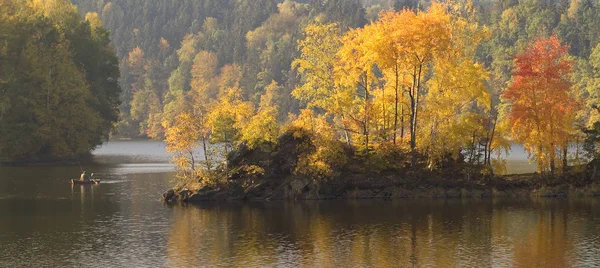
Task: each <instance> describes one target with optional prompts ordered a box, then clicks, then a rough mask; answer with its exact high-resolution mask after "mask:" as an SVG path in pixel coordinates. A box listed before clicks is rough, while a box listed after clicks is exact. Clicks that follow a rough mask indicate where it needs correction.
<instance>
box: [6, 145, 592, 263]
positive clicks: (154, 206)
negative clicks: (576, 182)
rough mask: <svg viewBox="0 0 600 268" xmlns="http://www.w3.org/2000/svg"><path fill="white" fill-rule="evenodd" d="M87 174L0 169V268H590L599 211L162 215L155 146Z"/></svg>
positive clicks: (108, 159)
mask: <svg viewBox="0 0 600 268" xmlns="http://www.w3.org/2000/svg"><path fill="white" fill-rule="evenodd" d="M95 155H96V156H95V159H96V162H97V164H96V165H94V166H86V167H85V168H86V169H87V170H88V171H93V172H95V173H96V174H97V175H98V177H100V178H101V179H102V180H103V182H102V184H101V185H97V186H76V187H72V186H71V185H70V184H69V183H68V180H69V179H70V178H73V177H77V175H78V174H79V173H80V171H79V167H61V166H56V167H26V168H24V167H11V168H0V267H264V266H267V267H272V266H294V267H295V266H301V267H598V266H600V200H599V199H582V200H533V201H531V200H529V201H528V200H520V201H519V200H416V201H415V200H397V201H331V202H299V203H285V204H282V203H279V202H271V203H251V204H221V205H216V204H212V205H210V204H205V205H200V206H166V205H163V204H162V203H161V202H159V196H160V194H161V193H162V192H163V191H164V190H165V189H166V188H168V187H169V186H170V185H171V183H170V180H171V178H172V175H173V174H172V173H171V172H172V169H173V166H172V165H171V164H169V163H168V161H169V156H168V155H167V154H166V152H165V149H164V145H163V144H162V143H159V142H111V143H109V144H107V145H105V146H104V147H101V148H99V149H98V150H97V151H96V152H95Z"/></svg>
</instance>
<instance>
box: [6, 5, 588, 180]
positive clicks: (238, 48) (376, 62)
mask: <svg viewBox="0 0 600 268" xmlns="http://www.w3.org/2000/svg"><path fill="white" fill-rule="evenodd" d="M57 1H58V0H57ZM57 1H49V2H57ZM47 2H48V1H47ZM73 3H74V4H75V5H77V6H78V8H79V13H80V14H81V16H84V15H83V14H88V13H89V12H92V13H89V14H98V15H97V16H98V18H99V19H100V20H101V21H102V25H103V26H104V27H105V28H106V29H107V31H108V32H109V33H110V38H111V44H112V47H113V48H114V50H115V52H116V54H117V56H118V58H119V59H120V64H119V65H120V74H121V76H120V80H119V84H120V86H121V88H122V93H121V96H120V97H121V104H120V107H119V110H120V121H119V122H118V124H117V125H116V127H115V128H114V131H113V132H112V137H113V138H141V137H142V138H145V137H147V138H152V139H166V140H167V141H168V142H169V144H170V145H171V146H170V147H171V149H172V150H173V151H174V152H178V153H180V155H181V156H182V158H180V161H181V164H182V165H184V166H185V165H188V166H189V165H190V163H191V165H192V167H193V166H194V165H195V162H196V161H197V160H198V159H193V160H194V161H190V159H189V157H183V156H184V155H185V152H186V150H187V149H189V147H190V146H196V145H198V144H204V145H206V144H209V143H210V144H222V145H223V146H218V147H211V146H204V148H205V149H206V150H207V151H206V152H205V154H206V157H205V158H204V159H202V162H203V163H204V165H203V166H205V168H204V169H205V170H206V169H207V170H212V169H214V168H215V166H216V165H217V164H218V163H216V162H217V161H216V160H215V159H218V157H212V156H213V155H216V154H217V155H218V154H219V153H218V152H217V153H214V152H211V150H217V151H222V152H220V153H223V154H227V153H229V152H231V151H232V150H233V148H234V147H236V146H238V145H240V144H244V145H246V146H249V147H251V148H255V147H261V148H263V147H267V148H268V147H269V144H271V145H273V144H276V143H277V142H278V137H281V135H282V134H284V133H296V134H297V136H298V135H300V134H298V133H299V131H300V130H302V131H300V132H302V133H304V132H307V133H308V134H307V135H310V136H311V137H313V138H312V139H313V146H314V147H315V148H316V149H315V151H314V153H311V154H310V155H307V156H306V161H305V162H306V163H307V165H309V166H310V167H308V169H310V170H313V171H314V172H316V173H318V174H324V176H327V174H329V173H330V171H331V170H335V168H334V167H336V166H340V165H343V163H347V162H348V161H349V160H348V159H347V158H348V157H350V158H365V159H370V161H371V160H372V161H375V160H373V159H379V161H378V162H377V161H375V162H377V163H375V165H381V168H382V169H385V168H389V167H405V166H419V165H420V166H423V167H428V168H430V169H434V168H437V167H443V166H445V165H447V163H448V162H449V161H450V162H452V161H459V162H467V163H470V164H474V165H477V166H482V167H486V168H484V170H487V171H484V172H490V171H491V170H492V169H491V168H490V167H492V166H493V167H494V169H493V170H495V171H496V172H497V173H502V166H503V160H501V158H496V157H492V156H493V155H498V154H500V153H503V152H506V151H507V149H508V148H509V146H510V144H511V143H513V142H516V143H520V144H523V145H524V146H525V148H526V149H527V150H528V151H529V152H530V153H531V155H532V159H534V160H535V161H536V162H537V163H538V167H539V171H540V172H549V173H552V174H554V173H556V172H560V171H564V170H566V169H567V166H568V165H574V166H578V165H582V164H584V163H586V162H585V161H586V160H589V159H591V158H593V157H594V156H595V155H597V150H596V148H597V141H598V128H600V126H599V124H598V123H597V122H598V111H597V104H598V94H599V90H598V81H600V80H598V79H599V78H600V74H599V70H600V45H599V40H598V39H599V38H600V25H599V24H600V18H599V16H600V12H598V11H599V9H600V6H599V4H598V3H597V2H596V1H591V0H570V1H569V0H522V1H517V0H504V1H489V0H479V1H470V0H447V1H441V2H435V1H426V0H421V1H418V0H363V1H360V0H347V1H344V0H307V1H290V0H286V1H277V0H266V1H250V0H221V1H214V0H194V1H192V0H172V1H162V0H149V1H136V0H115V1H105V0H73ZM94 12H95V13H94ZM3 13H4V12H3ZM85 17H86V18H87V17H88V15H85ZM89 17H90V18H92V17H94V16H93V15H89ZM99 23H100V22H97V24H99ZM88 24H89V25H94V23H88ZM90 27H92V26H90ZM59 30H60V31H65V29H64V28H59ZM90 32H91V33H92V34H93V33H94V31H90ZM103 33H104V32H103ZM64 36H65V38H67V37H69V35H68V34H65V35H64ZM78 36H79V35H78ZM104 41H106V40H104ZM75 55H79V54H77V53H76V54H75ZM94 55H101V54H99V53H94ZM84 69H85V70H87V68H84ZM90 77H91V76H90ZM109 80H110V79H109ZM111 81H112V80H111ZM90 88H94V87H93V86H90ZM111 92H112V91H111ZM111 100H112V99H111ZM104 118H107V117H104ZM105 122H112V121H111V120H108V121H105ZM305 134H306V133H305ZM186 135H187V136H186ZM569 144H585V146H584V148H585V149H586V150H579V149H578V150H576V152H575V153H572V152H569V151H568V150H567V148H568V147H569ZM211 148H212V149H211ZM348 150H350V151H353V152H354V153H351V154H349V153H348ZM391 156H394V157H393V161H392V160H390V157H391ZM192 158H193V156H192ZM397 159H402V160H397ZM185 163H188V164H185ZM184 169H185V168H184ZM329 175H331V174H329Z"/></svg>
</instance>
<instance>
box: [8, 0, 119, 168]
mask: <svg viewBox="0 0 600 268" xmlns="http://www.w3.org/2000/svg"><path fill="white" fill-rule="evenodd" d="M119 75H120V73H119V60H118V58H117V57H116V56H115V53H114V52H113V51H112V49H111V46H110V40H109V35H108V32H107V31H106V30H104V29H103V28H102V22H101V20H100V18H99V17H98V15H97V14H96V13H89V14H87V15H85V17H83V16H81V15H80V14H79V13H78V11H77V9H76V7H75V6H74V5H73V4H71V3H70V2H68V1H60V0H56V1H44V0H31V1H20V0H15V1H13V0H2V1H0V163H21V162H39V161H57V160H66V159H71V160H74V159H75V158H77V157H79V156H82V155H86V154H88V153H89V152H90V150H91V149H93V148H94V147H96V146H98V145H100V144H102V142H104V141H106V140H107V139H108V137H109V133H110V131H111V129H113V125H114V123H116V122H117V121H118V118H119V110H118V106H119V104H120V97H121V96H120V95H121V90H120V86H119V83H118V79H119Z"/></svg>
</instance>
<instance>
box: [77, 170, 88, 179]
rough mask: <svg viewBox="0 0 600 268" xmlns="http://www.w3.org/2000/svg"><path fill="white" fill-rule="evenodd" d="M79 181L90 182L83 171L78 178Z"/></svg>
mask: <svg viewBox="0 0 600 268" xmlns="http://www.w3.org/2000/svg"><path fill="white" fill-rule="evenodd" d="M79 180H80V181H90V177H89V176H88V175H87V173H85V171H84V172H83V173H81V176H80V177H79Z"/></svg>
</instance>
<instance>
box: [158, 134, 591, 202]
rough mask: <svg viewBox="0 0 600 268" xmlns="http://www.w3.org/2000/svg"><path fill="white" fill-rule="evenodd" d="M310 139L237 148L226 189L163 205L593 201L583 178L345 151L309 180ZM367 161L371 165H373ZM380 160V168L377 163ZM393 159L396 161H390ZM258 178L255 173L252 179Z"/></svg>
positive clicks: (170, 196)
mask: <svg viewBox="0 0 600 268" xmlns="http://www.w3.org/2000/svg"><path fill="white" fill-rule="evenodd" d="M314 150H315V146H314V145H313V143H312V140H311V137H310V136H303V135H291V134H290V135H283V136H281V137H280V139H279V141H278V145H275V146H272V147H271V149H264V147H263V149H249V148H247V147H245V146H243V145H241V146H239V147H238V148H237V149H236V150H235V151H234V152H232V153H231V154H230V155H229V157H228V163H229V166H228V170H229V172H227V173H228V174H229V175H227V176H225V177H226V179H225V180H224V181H226V182H225V183H219V184H217V185H214V186H205V187H203V188H201V189H199V190H189V189H186V188H183V189H172V190H169V191H167V192H165V193H164V194H163V199H164V200H165V201H166V202H191V203H193V202H210V201H236V200H247V201H255V200H331V199H396V198H489V197H519V198H529V197H567V196H572V197H573V196H600V183H597V182H595V180H593V179H590V177H591V176H590V174H588V173H586V172H582V173H566V174H565V175H561V176H554V177H551V176H545V177H542V176H540V175H537V174H524V175H509V176H490V175H488V176H484V175H482V174H484V173H485V172H482V169H481V168H480V167H477V166H473V165H467V164H465V163H464V162H459V161H455V162H448V163H445V164H444V166H443V167H441V168H437V169H434V170H431V169H428V168H426V167H424V166H420V167H409V166H407V165H402V164H400V165H385V164H381V162H386V160H385V159H390V158H393V159H394V160H393V161H387V162H389V163H402V156H401V155H395V156H394V155H386V156H384V157H381V156H372V155H371V156H369V157H368V159H367V158H365V157H364V156H363V157H360V156H356V155H355V153H354V152H351V151H350V150H347V152H346V153H347V155H348V161H346V162H345V164H344V165H342V166H337V167H334V169H335V170H334V173H333V174H335V175H334V176H330V177H328V178H315V177H316V176H315V175H314V174H311V173H310V172H298V170H305V169H303V168H302V167H301V166H300V165H302V163H303V162H306V161H302V157H303V156H306V155H308V154H310V153H311V152H314ZM372 159H377V160H376V162H373V160H372ZM381 159H383V160H381ZM397 159H400V160H397ZM257 170H260V171H261V172H257Z"/></svg>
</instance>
